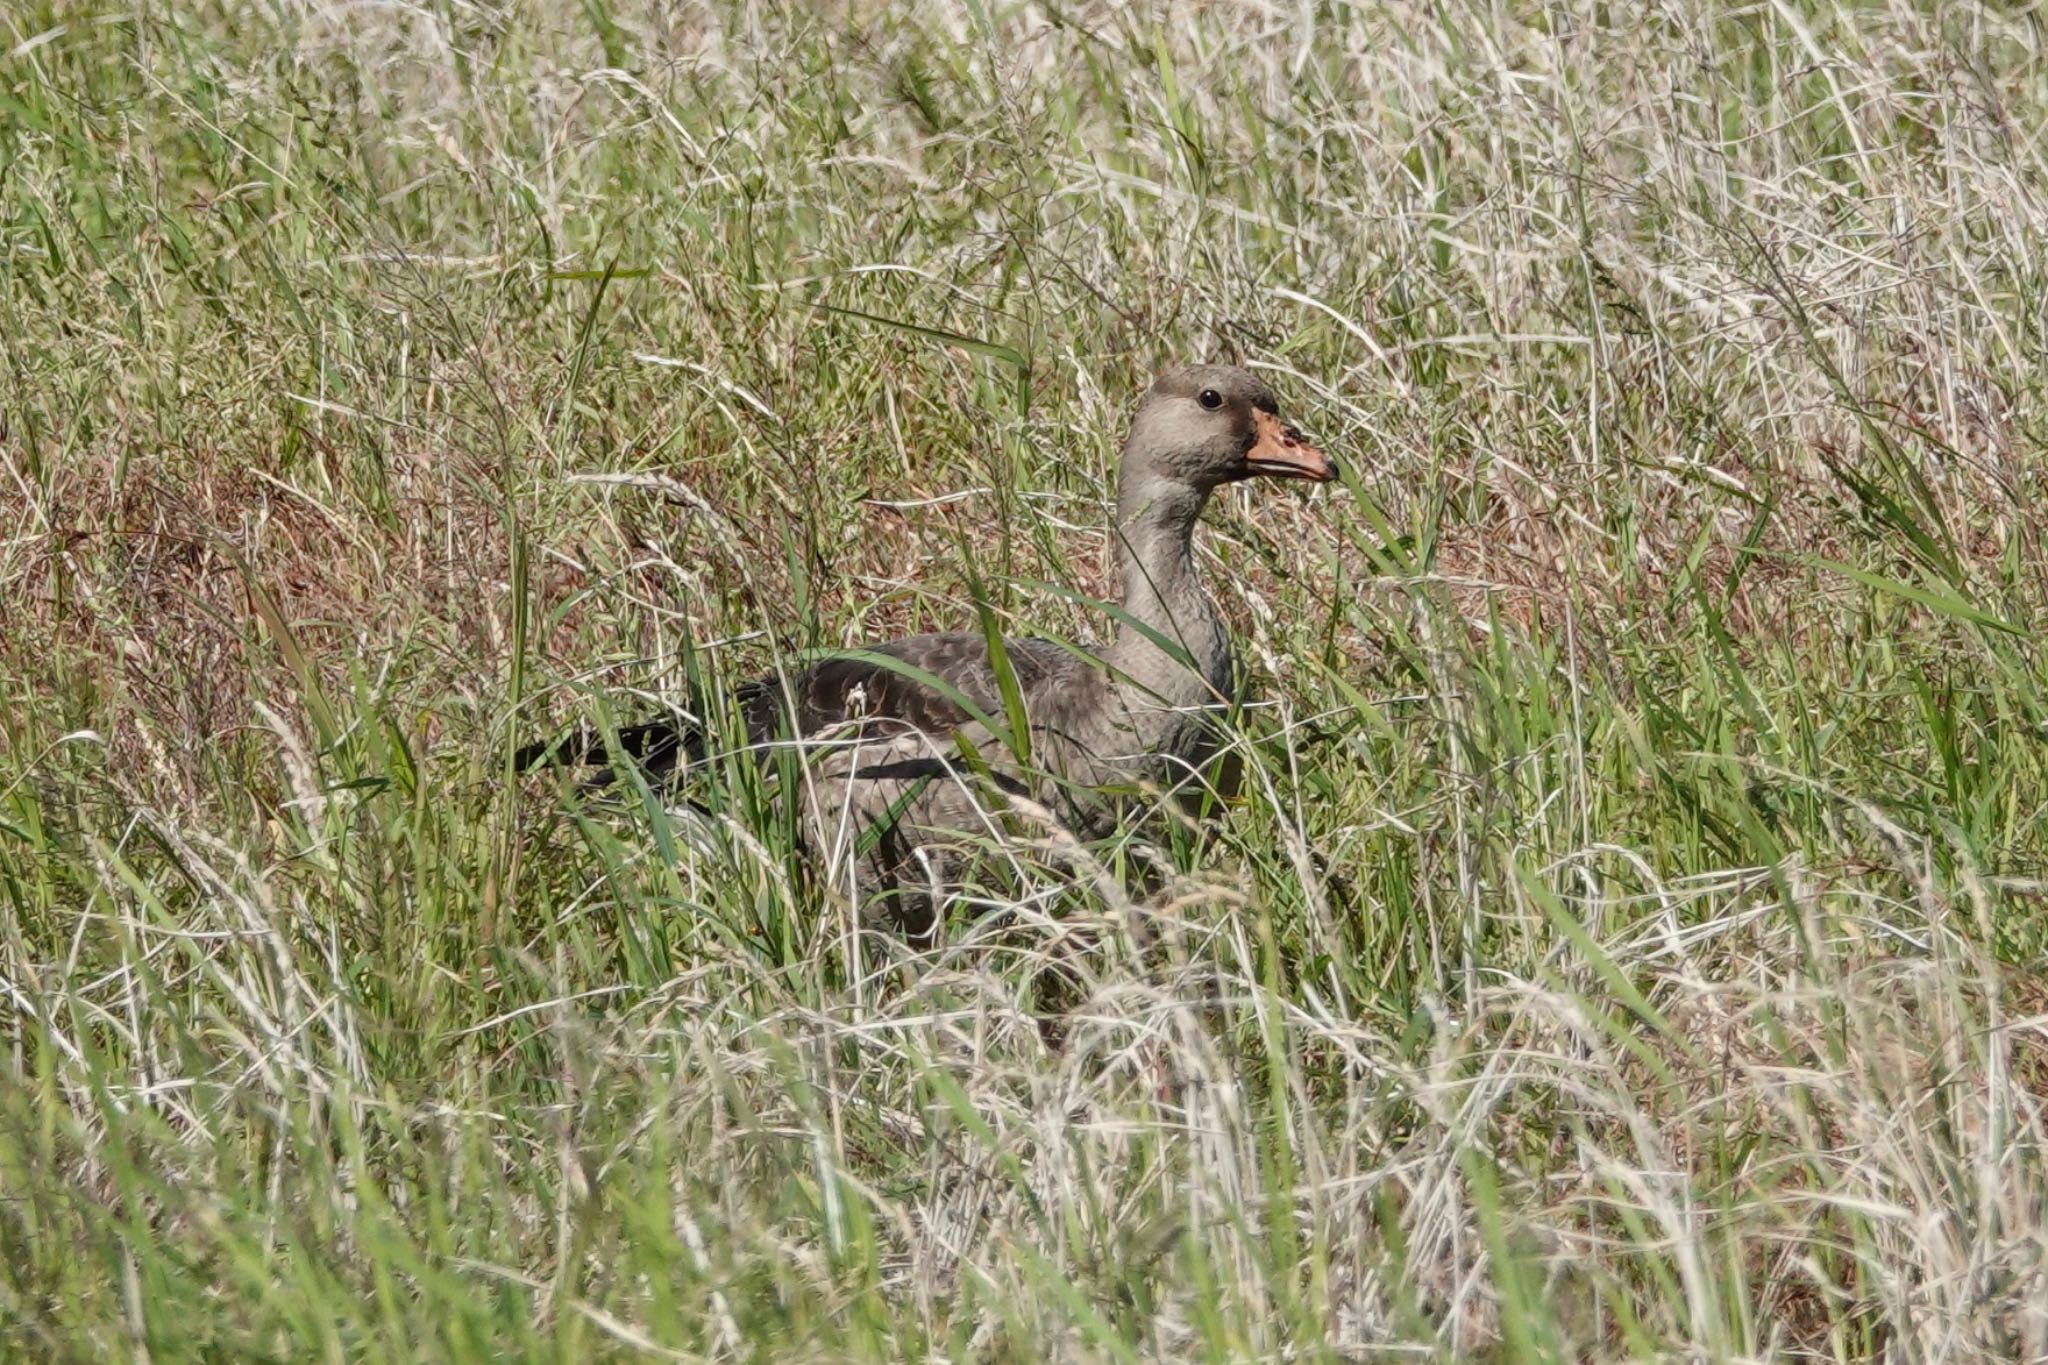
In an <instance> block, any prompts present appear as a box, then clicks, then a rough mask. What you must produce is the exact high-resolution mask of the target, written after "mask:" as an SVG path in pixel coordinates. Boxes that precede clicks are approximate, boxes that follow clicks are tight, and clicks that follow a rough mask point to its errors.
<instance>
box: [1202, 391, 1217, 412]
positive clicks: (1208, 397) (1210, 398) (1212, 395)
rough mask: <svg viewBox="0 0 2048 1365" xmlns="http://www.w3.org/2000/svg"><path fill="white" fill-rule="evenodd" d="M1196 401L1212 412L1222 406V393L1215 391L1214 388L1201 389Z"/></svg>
mask: <svg viewBox="0 0 2048 1365" xmlns="http://www.w3.org/2000/svg"><path fill="white" fill-rule="evenodd" d="M1197 401H1199V402H1200V403H1201V405H1202V406H1203V407H1205V408H1207V409H1209V411H1211V412H1214V411H1216V409H1218V408H1220V407H1222V406H1223V395H1222V394H1220V393H1218V392H1216V390H1214V389H1203V390H1202V394H1201V397H1200V399H1198V400H1197Z"/></svg>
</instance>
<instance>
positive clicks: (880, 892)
mask: <svg viewBox="0 0 2048 1365" xmlns="http://www.w3.org/2000/svg"><path fill="white" fill-rule="evenodd" d="M1258 475H1270V476H1275V477H1292V478H1306V479H1314V480H1318V481H1320V480H1325V479H1329V478H1331V477H1334V475H1335V467H1334V466H1333V465H1332V464H1331V462H1330V460H1329V459H1328V457H1326V456H1324V455H1323V454H1322V453H1321V452H1320V451H1318V450H1316V449H1315V448H1314V447H1312V446H1310V445H1309V444H1307V442H1305V441H1304V440H1303V439H1302V438H1301V436H1300V433H1298V432H1296V431H1295V430H1294V429H1293V428H1292V427H1289V426H1287V425H1286V424H1284V423H1283V422H1281V421H1280V420H1279V417H1278V405H1277V403H1276V401H1275V399H1274V397H1273V394H1272V392H1271V390H1269V389H1268V388H1267V387H1266V386H1265V384H1263V383H1262V382H1260V381H1259V380H1258V379H1257V378H1256V377H1254V376H1252V375H1251V374H1248V373H1246V372H1245V371H1243V370H1239V369H1235V368H1233V367H1230V366H1222V365H1195V366H1188V367H1186V368H1183V369H1179V370H1174V371H1172V372H1170V373H1169V374H1167V375H1165V376H1163V377H1162V378H1161V379H1160V380H1159V381H1158V382H1157V383H1156V384H1154V385H1153V386H1152V388H1151V389H1150V391H1148V392H1147V393H1146V395H1145V397H1144V399H1143V400H1142V401H1141V402H1140V403H1139V405H1138V409H1137V413H1136V415H1135V416H1134V418H1133V420H1132V423H1131V431H1130V434H1129V436H1128V437H1127V439H1126V440H1125V442H1124V447H1123V456H1122V460H1121V464H1120V468H1119V473H1118V483H1117V507H1116V524H1115V526H1114V528H1113V531H1114V534H1115V536H1116V541H1117V550H1118V559H1119V562H1120V569H1121V573H1122V578H1123V594H1122V602H1121V606H1122V611H1123V613H1124V615H1125V616H1126V617H1128V618H1129V619H1128V620H1124V621H1120V622H1119V624H1118V627H1117V630H1116V633H1115V636H1114V638H1113V640H1112V641H1111V643H1110V644H1109V646H1108V647H1107V648H1106V649H1104V650H1103V651H1102V653H1101V656H1100V658H1094V657H1091V656H1088V655H1086V654H1084V653H1083V652H1081V651H1079V650H1076V649H1072V648H1069V647H1066V646H1064V645H1060V644H1056V643H1054V642H1052V641H1049V640H1043V639H1037V638H1016V639H1006V640H1005V641H1004V642H1003V645H1004V653H1005V655H1006V656H1007V658H1008V661H1009V665H1010V668H1011V671H1012V673H1013V674H1014V677H1015V680H1016V683H1017V690H1018V693H1019V696H1020V698H1021V701H1022V704H1023V710H1024V714H1025V717H1026V724H1027V728H1028V744H1027V746H1026V747H1027V748H1028V753H1029V755H1030V760H1031V761H1030V763H1029V765H1028V767H1027V766H1026V765H1024V764H1021V763H1019V762H1018V761H1017V759H1016V757H1015V755H1014V753H1013V747H1014V746H1013V745H1012V744H1010V743H1009V742H1007V740H1006V737H1005V734H1004V733H1003V732H1004V731H1006V730H1007V728H1008V724H1009V716H1008V709H1007V707H1006V706H1005V703H1004V700H1003V689H1002V687H1001V685H1000V683H999V680H998V670H997V666H996V664H995V661H994V660H993V659H992V658H991V654H990V650H989V645H988V641H987V639H986V638H985V637H984V636H982V635H980V634H945V635H915V636H910V637H907V638H904V639H899V640H893V641H890V642H888V643H886V644H880V645H875V646H871V647H869V648H867V649H864V650H860V651H855V652H851V653H849V654H846V655H842V656H837V657H832V658H828V659H824V660H821V661H819V662H817V663H814V664H812V665H810V666H808V667H806V668H804V669H802V670H800V671H798V672H795V673H793V674H791V675H789V676H787V677H784V676H781V675H776V676H770V677H766V678H761V679H758V680H756V681H754V682H751V683H748V684H745V685H744V686H742V687H741V688H740V689H738V691H737V693H736V695H735V697H734V700H735V702H737V703H738V707H739V711H740V715H741V718H742V720H743V723H744V728H745V730H746V734H747V738H748V741H749V747H750V749H752V750H753V751H755V752H762V753H765V752H770V751H772V749H773V747H774V746H777V745H782V744H789V743H792V742H794V743H796V744H797V745H798V746H799V749H800V755H801V763H800V768H801V772H802V781H801V790H800V792H799V796H800V799H801V801H802V803H803V809H802V828H803V831H804V837H805V841H806V843H807V845H808V846H809V848H810V851H811V853H812V854H813V856H814V857H816V858H817V859H818V860H819V861H820V862H821V863H822V864H823V867H824V869H825V875H826V877H827V879H828V881H829V882H830V883H831V884H832V885H833V886H834V887H836V888H837V889H839V890H841V891H844V892H847V893H849V894H851V895H853V896H854V897H856V898H857V899H858V900H859V901H860V902H861V904H862V909H863V912H864V914H866V915H867V916H868V917H869V918H870V919H872V920H877V921H886V922H891V923H893V924H895V925H896V926H898V927H899V928H901V929H903V930H904V931H906V932H908V933H910V934H912V935H913V936H923V935H927V934H929V933H930V932H932V930H933V928H934V927H935V925H936V922H937V914H938V910H939V909H940V902H941V901H942V900H943V898H944V896H945V894H946V893H948V892H949V891H952V890H956V889H958V888H959V886H960V885H961V884H962V881H963V879H964V878H966V877H967V876H968V874H969V873H970V871H971V866H972V863H973V861H974V857H975V850H976V849H977V848H979V847H983V846H985V845H986V842H987V840H988V837H989V835H990V834H991V832H992V831H993V829H994V828H995V826H994V825H993V823H992V817H991V812H992V811H995V810H999V809H1001V807H1002V806H1003V805H1004V803H1005V800H1006V798H1010V797H1021V798H1028V799H1030V800H1031V801H1034V802H1035V803H1036V804H1038V805H1039V806H1041V807H1044V808H1045V809H1047V810H1049V811H1051V812H1052V813H1053V814H1054V815H1055V816H1056V817H1057V818H1059V819H1060V820H1062V821H1063V822H1064V823H1065V824H1067V825H1068V827H1069V828H1070V829H1073V830H1074V832H1076V833H1077V834H1080V835H1082V836H1083V837H1088V836H1091V835H1094V834H1099V833H1101V832H1103V831H1104V830H1105V829H1106V828H1107V827H1108V826H1109V825H1110V824H1111V823H1113V821H1114V819H1115V817H1116V813H1117V807H1118V800H1117V798H1116V797H1114V796H1112V795H1105V789H1115V790H1116V791H1120V792H1130V791H1132V790H1134V789H1152V790H1159V791H1165V792H1168V793H1174V792H1179V793H1182V794H1183V795H1186V794H1188V793H1190V792H1191V791H1198V790H1199V789H1198V787H1197V785H1196V784H1198V783H1199V781H1200V776H1199V775H1200V772H1201V770H1202V768H1203V767H1204V765H1205V764H1206V763H1207V762H1208V760H1209V759H1210V758H1212V757H1213V756H1214V754H1215V751H1216V745H1217V731H1216V725H1215V721H1216V718H1217V715H1218V713H1219V712H1221V711H1224V710H1227V709H1228V708H1229V707H1230V706H1231V705H1232V704H1233V703H1234V702H1235V701H1236V700H1237V698H1238V684H1237V675H1236V670H1235V667H1234V664H1233V660H1232V656H1231V648H1230V641H1229V638H1228V636H1227V634H1226V632H1225V629H1224V625H1223V621H1222V618H1221V617H1220V616H1219V615H1218V614H1217V611H1216V606H1215V604H1214V603H1213V602H1212V601H1211V600H1210V598H1209V595H1208V593H1207V592H1206V591H1205V590H1204V588H1203V587H1202V583H1201V580H1200V578H1199V576H1198V575H1197V573H1196V570H1195V562H1194V528H1195V523H1196V521H1197V520H1198V519H1199V518H1200V516H1201V513H1202V509H1203V507H1205V506H1206V505H1207V503H1208V500H1209V496H1210V494H1211V493H1212V492H1214V490H1215V489H1216V488H1218V487H1220V486H1222V485H1223V484H1226V483H1232V482H1236V481H1238V480H1241V479H1246V478H1251V477H1254V476H1258ZM924 678H931V679H936V680H937V682H938V683H939V684H940V686H937V687H934V686H931V685H928V684H927V683H926V682H925V681H924ZM963 700H964V701H965V702H966V703H968V705H962V701H963ZM970 706H971V708H972V709H970ZM976 711H978V712H980V713H981V716H982V717H986V718H987V720H988V721H989V722H991V723H992V725H993V726H994V728H991V724H985V723H984V722H983V720H982V719H980V718H977V717H976V715H975V714H974V713H975V712H976ZM703 745H704V739H703V736H702V735H701V734H699V733H697V732H693V731H691V730H689V729H687V728H686V727H679V726H677V725H675V724H672V723H667V722H658V723H655V724H650V725H641V726H635V727H629V728H627V729H625V730H622V731H620V732H619V752H617V753H610V752H608V751H607V750H606V749H605V748H604V746H603V745H602V743H601V742H597V741H593V740H591V739H590V738H588V737H585V738H584V739H582V740H581V741H572V742H570V743H568V744H567V745H566V747H565V746H564V745H563V744H560V743H555V744H541V745H533V746H529V747H528V749H526V750H525V751H522V753H521V754H520V756H519V762H520V766H522V767H525V766H531V765H532V764H533V763H535V762H537V761H541V760H544V759H547V758H551V757H566V758H569V759H571V760H577V761H589V760H593V759H594V760H597V761H612V762H616V761H618V759H620V758H631V759H633V760H635V761H637V762H638V763H639V764H640V765H641V766H642V767H643V769H645V770H646V771H647V772H648V773H649V775H650V777H653V778H657V779H661V780H665V781H674V780H677V779H678V778H680V776H681V775H682V774H684V773H685V772H686V771H687V769H688V767H689V765H690V763H691V762H692V761H694V760H697V759H701V757H702V756H703Z"/></svg>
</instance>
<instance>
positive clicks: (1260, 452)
mask: <svg viewBox="0 0 2048 1365" xmlns="http://www.w3.org/2000/svg"><path fill="white" fill-rule="evenodd" d="M1260 477H1265V478H1276V479H1309V480H1312V481H1314V482H1316V483H1324V482H1327V481H1328V480H1330V479H1334V478H1335V477H1337V466H1336V463H1335V462H1334V461H1333V460H1331V459H1330V457H1329V456H1327V455H1325V454H1323V452H1322V451H1320V450H1318V449H1316V448H1315V447H1314V446H1312V445H1310V444H1309V443H1308V441H1307V440H1306V439H1305V438H1304V437H1303V436H1302V434H1301V433H1300V432H1299V431H1296V430H1295V429H1294V428H1293V427H1291V426H1289V425H1288V424H1287V423H1286V422H1285V421H1283V420H1281V417H1280V404H1279V401H1278V400H1277V399H1275V398H1274V396H1273V391H1272V390H1271V389H1269V388H1267V387H1266V385H1265V383H1264V382H1263V381H1261V380H1260V379H1259V378H1258V377H1257V376H1256V375H1252V374H1249V373H1247V372H1246V371H1244V370H1240V369H1238V368H1237V367H1235V366H1233V365H1188V366H1184V367H1183V368H1181V369H1177V370H1172V371H1169V372H1168V373H1166V374H1164V375H1162V376H1160V378H1159V381H1158V382H1157V383H1155V384H1154V385H1153V386H1152V388H1151V389H1150V390H1149V391H1148V392H1147V393H1146V394H1145V397H1144V400H1143V401H1142V402H1140V403H1139V404H1138V412H1137V416H1136V417H1135V418H1133V419H1132V422H1131V434H1130V436H1129V438H1128V439H1127V440H1126V441H1125V442H1124V454H1123V475H1122V483H1123V485H1124V488H1125V491H1126V493H1127V494H1129V493H1141V494H1142V493H1151V494H1154V495H1156V494H1159V493H1163V492H1166V491H1167V490H1170V489H1174V488H1184V489H1190V490H1193V491H1194V492H1196V493H1199V494H1203V495H1206V494H1208V493H1209V492H1211V491H1212V490H1214V489H1216V488H1218V487H1220V486H1222V485H1223V484H1227V483H1237V482H1239V481H1240V480H1243V479H1251V478H1260Z"/></svg>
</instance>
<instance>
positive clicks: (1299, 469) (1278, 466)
mask: <svg viewBox="0 0 2048 1365" xmlns="http://www.w3.org/2000/svg"><path fill="white" fill-rule="evenodd" d="M1252 430H1253V432H1254V433H1255V435H1256V439H1255V440H1253V442H1252V448H1251V449H1250V450H1248V451H1246V452H1245V456H1244V467H1245V468H1246V469H1247V470H1249V471H1251V472H1252V473H1254V474H1265V475H1270V476H1271V477H1273V478H1276V479H1310V480H1313V481H1314V482H1316V483H1328V482H1329V481H1330V480H1331V479H1334V478H1336V477H1337V462H1336V461H1335V460H1332V459H1331V458H1330V457H1329V456H1327V455H1325V454H1323V452H1322V451H1320V450H1317V449H1316V448H1315V447H1314V446H1312V445H1310V444H1309V443H1308V442H1307V441H1306V440H1304V439H1303V438H1302V434H1301V433H1300V432H1298V431H1296V430H1295V429H1294V428H1293V427H1290V426H1288V425H1287V424H1286V423H1285V422H1283V421H1281V420H1280V419H1279V418H1278V417H1275V416H1274V415H1273V414H1272V413H1270V412H1263V411H1261V412H1254V413H1253V414H1252Z"/></svg>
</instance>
